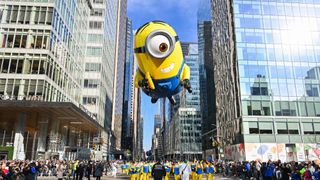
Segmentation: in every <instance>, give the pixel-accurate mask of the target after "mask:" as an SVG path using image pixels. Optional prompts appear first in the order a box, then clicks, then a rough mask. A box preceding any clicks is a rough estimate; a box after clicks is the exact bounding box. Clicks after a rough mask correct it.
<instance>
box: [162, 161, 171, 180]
mask: <svg viewBox="0 0 320 180" xmlns="http://www.w3.org/2000/svg"><path fill="white" fill-rule="evenodd" d="M164 169H165V170H166V176H165V177H164V179H165V180H169V177H170V172H171V164H170V163H169V161H166V163H165V164H164Z"/></svg>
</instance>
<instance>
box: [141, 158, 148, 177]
mask: <svg viewBox="0 0 320 180" xmlns="http://www.w3.org/2000/svg"><path fill="white" fill-rule="evenodd" d="M148 173H149V163H147V162H144V163H143V164H142V166H141V173H140V180H149V175H148Z"/></svg>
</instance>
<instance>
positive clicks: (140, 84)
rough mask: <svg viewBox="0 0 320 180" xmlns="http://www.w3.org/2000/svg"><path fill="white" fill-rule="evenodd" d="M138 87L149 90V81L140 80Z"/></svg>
mask: <svg viewBox="0 0 320 180" xmlns="http://www.w3.org/2000/svg"><path fill="white" fill-rule="evenodd" d="M138 85H139V86H140V87H142V88H148V87H149V85H148V80H147V79H143V80H140V81H139V82H138Z"/></svg>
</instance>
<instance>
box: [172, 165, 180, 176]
mask: <svg viewBox="0 0 320 180" xmlns="http://www.w3.org/2000/svg"><path fill="white" fill-rule="evenodd" d="M173 175H174V180H179V179H180V164H179V163H178V162H176V163H175V164H174V166H173Z"/></svg>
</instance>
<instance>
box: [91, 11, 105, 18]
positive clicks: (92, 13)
mask: <svg viewBox="0 0 320 180" xmlns="http://www.w3.org/2000/svg"><path fill="white" fill-rule="evenodd" d="M103 14H104V9H93V10H91V12H90V15H91V16H100V17H102V16H103Z"/></svg>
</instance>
